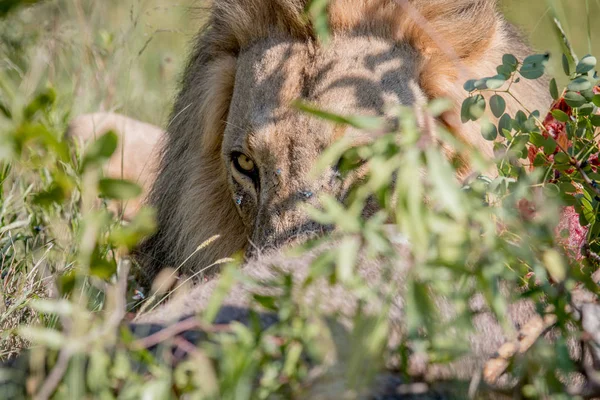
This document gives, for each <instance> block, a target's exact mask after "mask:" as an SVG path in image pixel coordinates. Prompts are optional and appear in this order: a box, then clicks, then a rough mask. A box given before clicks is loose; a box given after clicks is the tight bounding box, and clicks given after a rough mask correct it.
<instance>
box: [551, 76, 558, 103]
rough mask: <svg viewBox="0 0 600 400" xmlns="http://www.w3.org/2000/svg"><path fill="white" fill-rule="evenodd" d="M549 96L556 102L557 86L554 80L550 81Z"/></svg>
mask: <svg viewBox="0 0 600 400" xmlns="http://www.w3.org/2000/svg"><path fill="white" fill-rule="evenodd" d="M550 95H551V96H552V98H553V99H554V100H558V96H559V94H558V85H557V84H556V79H554V78H552V80H551V81H550Z"/></svg>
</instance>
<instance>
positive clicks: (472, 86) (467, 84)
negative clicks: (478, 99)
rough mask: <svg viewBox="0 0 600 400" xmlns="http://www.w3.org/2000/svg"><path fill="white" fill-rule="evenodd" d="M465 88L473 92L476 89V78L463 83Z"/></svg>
mask: <svg viewBox="0 0 600 400" xmlns="http://www.w3.org/2000/svg"><path fill="white" fill-rule="evenodd" d="M463 88H464V89H465V90H466V91H467V92H472V91H473V90H475V79H469V80H468V81H466V82H465V84H464V85H463Z"/></svg>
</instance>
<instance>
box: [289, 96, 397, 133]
mask: <svg viewBox="0 0 600 400" xmlns="http://www.w3.org/2000/svg"><path fill="white" fill-rule="evenodd" d="M293 106H294V107H296V108H298V109H299V110H301V111H304V112H305V113H308V114H312V115H314V116H316V117H319V118H322V119H324V120H327V121H331V122H334V123H337V124H341V125H350V126H353V127H355V128H357V129H364V130H377V129H381V128H382V127H384V126H385V125H384V121H383V119H382V118H380V117H373V116H368V115H367V116H353V115H350V116H344V115H339V114H336V113H331V112H328V111H324V110H321V109H320V108H318V107H315V106H313V105H311V104H309V103H306V102H304V101H300V100H298V101H295V102H294V103H293Z"/></svg>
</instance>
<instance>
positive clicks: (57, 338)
mask: <svg viewBox="0 0 600 400" xmlns="http://www.w3.org/2000/svg"><path fill="white" fill-rule="evenodd" d="M18 333H19V336H22V337H24V338H25V339H27V340H29V341H31V342H32V343H34V344H38V345H40V344H41V345H44V346H48V347H49V348H51V349H54V350H59V349H61V348H62V347H63V346H64V345H65V344H66V343H67V338H66V337H65V336H64V335H63V334H62V333H61V332H59V331H57V330H55V329H48V328H41V327H34V326H21V327H20V328H19V329H18Z"/></svg>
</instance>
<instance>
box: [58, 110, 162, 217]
mask: <svg viewBox="0 0 600 400" xmlns="http://www.w3.org/2000/svg"><path fill="white" fill-rule="evenodd" d="M108 131H113V132H115V133H116V134H117V135H118V136H119V145H118V148H117V150H116V151H115V153H114V155H113V157H112V158H111V159H110V160H109V161H108V163H107V164H106V166H105V171H104V173H105V175H106V176H107V177H111V178H115V179H128V180H130V181H133V182H137V183H138V184H139V185H140V186H141V187H142V189H143V195H142V196H140V197H139V198H138V199H135V200H130V201H127V202H126V203H124V204H123V203H118V204H117V203H111V204H110V205H109V206H110V208H111V209H112V210H113V211H114V212H115V213H117V214H119V215H121V214H123V216H124V218H125V219H130V218H132V217H133V216H134V215H135V213H136V212H137V210H138V209H139V207H140V206H141V204H142V200H143V199H144V198H145V197H146V195H147V194H148V193H149V191H150V187H151V186H152V183H153V182H154V179H155V176H156V169H157V167H158V156H159V154H160V152H159V150H158V145H159V142H160V140H161V138H162V137H163V136H164V132H163V130H162V129H160V128H159V127H157V126H154V125H151V124H147V123H144V122H141V121H138V120H135V119H132V118H128V117H126V116H124V115H120V114H116V113H108V112H98V113H94V114H84V115H80V116H78V117H76V118H74V119H73V120H72V121H71V123H70V124H69V127H68V130H67V136H68V137H70V138H71V139H72V140H75V141H77V142H79V144H80V145H81V147H82V148H84V147H85V146H86V145H88V144H89V143H91V142H92V141H94V140H95V139H97V138H98V137H100V136H102V135H103V134H105V133H107V132H108Z"/></svg>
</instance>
